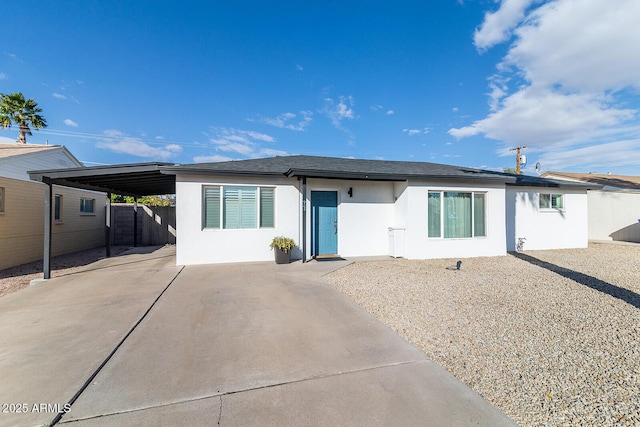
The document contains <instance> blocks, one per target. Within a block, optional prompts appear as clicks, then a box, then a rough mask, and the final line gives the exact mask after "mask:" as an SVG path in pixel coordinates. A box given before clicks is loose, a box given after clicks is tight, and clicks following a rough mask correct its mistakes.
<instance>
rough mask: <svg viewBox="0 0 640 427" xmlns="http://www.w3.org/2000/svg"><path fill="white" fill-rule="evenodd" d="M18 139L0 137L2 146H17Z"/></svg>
mask: <svg viewBox="0 0 640 427" xmlns="http://www.w3.org/2000/svg"><path fill="white" fill-rule="evenodd" d="M15 142H16V138H7V137H6V136H0V144H15Z"/></svg>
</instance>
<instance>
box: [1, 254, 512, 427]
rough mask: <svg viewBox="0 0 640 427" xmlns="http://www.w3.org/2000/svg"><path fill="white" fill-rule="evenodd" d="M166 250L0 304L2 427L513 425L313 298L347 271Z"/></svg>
mask: <svg viewBox="0 0 640 427" xmlns="http://www.w3.org/2000/svg"><path fill="white" fill-rule="evenodd" d="M172 250H173V249H172V248H163V249H160V250H158V251H156V252H153V253H150V254H132V255H126V256H121V257H117V258H112V259H109V260H103V261H100V262H99V263H95V264H92V265H91V266H89V268H88V271H85V272H82V273H77V274H74V275H69V276H65V277H60V278H55V279H52V280H51V281H49V282H47V283H44V284H40V285H37V286H32V287H31V288H29V289H26V290H24V291H20V292H18V293H16V294H13V295H9V296H6V297H3V298H1V299H0V374H1V375H2V386H1V387H0V401H1V402H3V403H14V404H22V403H25V404H26V406H25V407H23V408H26V409H27V410H26V411H24V413H16V411H15V408H16V407H15V406H14V407H13V408H11V407H8V408H7V409H9V411H8V413H7V412H2V413H0V425H46V424H49V423H51V422H52V421H55V422H58V423H59V424H61V425H63V424H67V423H68V424H70V425H71V426H94V425H95V426H104V425H114V426H116V425H149V426H156V425H223V426H232V425H238V426H240V425H242V426H244V425H261V426H262V425H367V426H369V425H433V426H468V425H486V426H498V425H513V423H512V422H511V421H510V420H509V419H508V418H507V417H506V416H504V415H503V414H501V413H500V412H499V411H498V410H496V409H495V408H493V407H492V406H491V405H489V404H488V403H487V402H486V401H485V400H483V399H482V398H481V397H480V396H478V395H477V394H475V393H474V392H473V391H471V390H470V389H469V388H467V387H466V386H465V385H463V384H462V383H460V382H459V381H457V380H456V379H455V378H453V377H452V376H451V375H449V374H448V373H447V372H446V371H444V370H443V369H441V368H440V367H439V366H437V365H436V364H435V363H433V362H431V361H429V360H427V359H426V358H425V355H424V354H423V353H422V352H421V351H419V350H418V349H416V348H415V347H413V346H411V345H410V344H408V343H407V342H406V341H404V340H403V339H402V338H400V337H399V336H398V335H396V334H395V333H394V332H393V331H391V330H390V329H388V328H387V327H386V326H384V325H383V324H381V323H380V322H378V321H377V320H376V319H374V318H373V317H372V316H370V315H369V314H368V313H367V312H365V311H364V310H363V309H362V308H360V307H359V306H357V305H355V304H354V303H353V302H352V301H351V300H349V299H348V298H347V297H345V296H344V295H342V294H341V293H339V292H338V291H336V290H335V289H333V288H332V287H330V286H329V285H327V284H326V283H324V281H323V280H322V278H321V276H322V275H323V274H325V273H327V272H329V271H331V270H333V269H335V268H338V267H340V266H342V265H345V264H346V263H347V262H345V261H331V262H311V263H308V264H305V265H302V264H300V263H293V264H290V265H284V266H283V265H280V266H279V265H276V264H274V263H255V264H233V265H231V264H229V265H215V266H188V267H184V268H183V267H179V266H178V267H176V266H175V256H174V253H173V252H172ZM69 403H71V405H70V406H67V407H65V406H64V405H65V404H67V405H69ZM34 404H35V405H39V406H38V408H37V409H38V410H35V411H34ZM40 404H45V406H42V405H40ZM47 404H49V405H50V406H47ZM55 404H58V407H55V406H54V405H55ZM2 409H4V408H2ZM40 409H44V410H40ZM58 409H59V410H60V412H62V413H61V414H58V413H57V410H58Z"/></svg>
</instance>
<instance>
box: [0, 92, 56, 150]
mask: <svg viewBox="0 0 640 427" xmlns="http://www.w3.org/2000/svg"><path fill="white" fill-rule="evenodd" d="M0 97H1V99H0V124H2V129H6V128H8V127H11V125H12V124H14V123H15V124H17V125H18V141H17V142H19V143H23V144H26V143H27V135H32V133H31V128H30V127H29V126H31V127H33V128H34V129H36V130H39V129H40V128H46V127H47V121H46V120H45V119H44V117H42V116H41V115H40V114H38V113H42V108H38V103H37V102H36V101H35V100H34V99H33V98H31V99H24V95H23V94H22V93H20V92H16V93H12V94H10V95H7V94H4V93H0Z"/></svg>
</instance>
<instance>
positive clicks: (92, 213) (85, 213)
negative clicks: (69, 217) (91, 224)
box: [80, 212, 96, 216]
mask: <svg viewBox="0 0 640 427" xmlns="http://www.w3.org/2000/svg"><path fill="white" fill-rule="evenodd" d="M80 216H96V214H95V212H91V213H89V212H80Z"/></svg>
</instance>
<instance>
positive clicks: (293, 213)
mask: <svg viewBox="0 0 640 427" xmlns="http://www.w3.org/2000/svg"><path fill="white" fill-rule="evenodd" d="M208 185H234V186H236V185H240V186H242V185H244V186H256V187H259V186H268V187H274V188H275V193H274V196H275V212H274V213H275V227H273V228H254V229H205V228H203V221H202V215H203V210H204V208H203V188H204V186H208ZM299 185H300V183H299V181H298V180H296V179H287V178H274V179H263V178H232V179H229V178H228V177H215V176H190V175H185V176H181V175H178V176H176V203H177V204H176V231H177V239H176V259H177V264H181V265H190V264H215V263H227V262H249V261H269V260H273V259H274V254H273V251H272V250H271V249H270V248H269V244H270V243H271V240H272V239H273V238H274V237H276V236H281V235H282V236H286V237H290V238H292V239H294V240H295V242H296V244H297V245H300V244H301V239H300V237H301V234H300V230H301V228H300V218H301V217H300V210H301V204H302V200H301V193H300V190H299ZM292 255H293V257H294V258H299V257H300V249H299V247H298V248H296V250H295V251H294V252H293V254H292Z"/></svg>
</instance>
